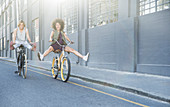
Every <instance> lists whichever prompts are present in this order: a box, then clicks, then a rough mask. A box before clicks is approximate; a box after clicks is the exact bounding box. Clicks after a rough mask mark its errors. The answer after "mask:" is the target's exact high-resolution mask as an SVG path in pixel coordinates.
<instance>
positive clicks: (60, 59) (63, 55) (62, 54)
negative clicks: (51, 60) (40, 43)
mask: <svg viewBox="0 0 170 107" xmlns="http://www.w3.org/2000/svg"><path fill="white" fill-rule="evenodd" d="M55 41H56V42H57V43H58V44H59V45H60V46H62V52H61V54H60V55H58V57H57V58H58V69H60V62H62V59H63V57H66V55H65V51H64V48H65V47H66V46H68V45H70V44H71V43H69V44H68V45H61V44H60V43H59V42H58V40H55Z"/></svg>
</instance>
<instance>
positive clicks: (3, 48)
mask: <svg viewBox="0 0 170 107" xmlns="http://www.w3.org/2000/svg"><path fill="white" fill-rule="evenodd" d="M3 39H4V47H3V50H5V49H6V44H5V43H6V37H4V38H3Z"/></svg>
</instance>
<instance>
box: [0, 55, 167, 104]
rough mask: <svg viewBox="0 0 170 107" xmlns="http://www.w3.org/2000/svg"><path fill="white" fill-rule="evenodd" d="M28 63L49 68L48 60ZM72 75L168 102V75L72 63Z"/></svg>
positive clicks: (7, 59) (0, 58) (2, 58)
mask: <svg viewBox="0 0 170 107" xmlns="http://www.w3.org/2000/svg"><path fill="white" fill-rule="evenodd" d="M0 60H5V61H10V62H14V60H13V59H10V58H4V57H0ZM28 62H29V63H28V65H29V66H32V67H38V68H40V69H45V70H51V62H49V61H41V62H40V61H32V60H30V61H28ZM71 75H72V77H76V78H81V79H84V80H87V81H90V82H95V83H99V84H103V85H106V86H111V87H114V88H117V89H122V90H125V91H129V92H133V93H136V94H139V95H143V96H147V97H150V98H154V99H157V100H161V101H166V102H169V103H170V77H165V76H157V75H149V74H140V73H130V72H123V71H114V70H108V69H97V68H89V67H84V66H80V65H74V64H72V69H71Z"/></svg>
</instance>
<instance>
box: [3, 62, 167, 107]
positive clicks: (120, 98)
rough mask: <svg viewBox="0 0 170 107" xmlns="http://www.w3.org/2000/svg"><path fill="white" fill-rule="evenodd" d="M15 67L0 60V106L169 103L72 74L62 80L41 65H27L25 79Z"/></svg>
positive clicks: (156, 105)
mask: <svg viewBox="0 0 170 107" xmlns="http://www.w3.org/2000/svg"><path fill="white" fill-rule="evenodd" d="M15 70H16V65H15V64H14V63H11V62H6V61H0V107H54V106H55V107H147V106H151V107H170V104H168V103H165V102H161V101H157V100H153V99H150V98H147V97H143V96H139V95H136V94H132V93H128V92H125V91H122V90H117V89H114V88H110V87H107V86H102V85H98V84H93V83H90V82H86V81H83V80H80V79H76V78H72V77H71V78H70V79H69V81H68V82H67V83H64V82H62V81H61V80H55V79H53V78H52V77H51V72H49V71H45V70H41V69H35V68H31V67H28V73H27V79H23V78H22V77H21V76H18V75H16V74H14V71H15Z"/></svg>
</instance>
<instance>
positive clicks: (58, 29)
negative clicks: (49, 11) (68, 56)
mask: <svg viewBox="0 0 170 107" xmlns="http://www.w3.org/2000/svg"><path fill="white" fill-rule="evenodd" d="M52 28H53V31H52V32H51V35H50V40H49V41H50V42H52V44H51V46H50V47H49V48H48V49H47V50H46V51H45V52H44V54H41V53H40V52H38V58H39V60H40V61H42V60H43V59H44V57H46V56H47V55H48V54H49V53H50V52H52V51H53V52H55V51H62V47H61V46H60V45H59V44H58V43H57V42H56V41H53V40H54V39H55V40H58V42H59V43H60V44H62V45H66V40H67V41H69V42H70V43H71V44H73V43H74V42H73V41H71V40H70V39H69V38H68V36H67V35H66V34H65V33H64V31H63V29H64V21H63V20H62V19H55V20H54V21H53V22H52ZM64 51H66V52H70V53H73V54H75V55H76V56H78V57H80V58H82V59H83V60H84V61H87V60H88V57H89V53H87V55H86V56H83V55H81V54H80V53H79V52H77V51H76V50H74V49H72V48H70V47H68V46H66V47H65V49H64Z"/></svg>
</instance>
